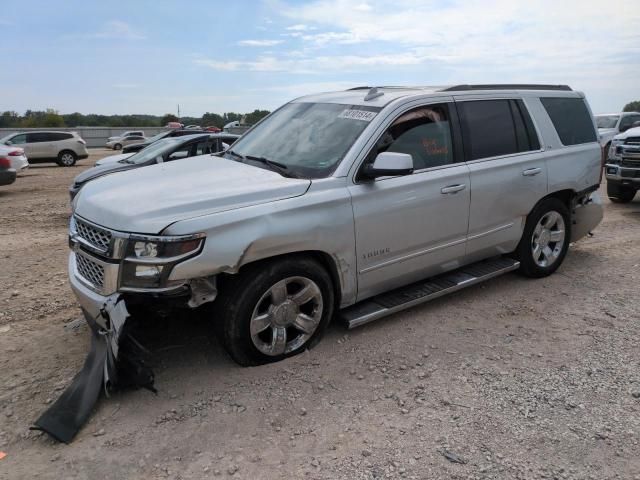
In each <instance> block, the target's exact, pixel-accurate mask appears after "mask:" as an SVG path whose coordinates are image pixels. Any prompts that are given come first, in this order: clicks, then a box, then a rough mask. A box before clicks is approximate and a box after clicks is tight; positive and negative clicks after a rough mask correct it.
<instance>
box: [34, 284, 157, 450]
mask: <svg viewBox="0 0 640 480" xmlns="http://www.w3.org/2000/svg"><path fill="white" fill-rule="evenodd" d="M83 313H84V315H85V319H86V321H87V324H88V325H89V328H90V329H91V350H90V351H89V354H88V355H87V358H86V360H85V362H84V365H83V367H82V370H80V372H79V373H78V374H77V375H76V376H75V377H74V379H73V381H72V382H71V385H69V387H68V388H67V389H66V390H65V391H64V392H63V393H62V395H61V396H60V398H58V400H57V401H56V402H55V403H54V404H53V405H52V406H51V407H50V408H49V409H48V410H46V411H45V412H44V413H43V414H42V415H41V416H40V418H38V419H37V420H36V421H35V424H34V427H33V429H36V430H42V431H44V432H46V433H48V434H49V435H51V436H52V437H53V438H55V439H56V440H58V441H60V442H64V443H69V442H70V441H71V440H73V438H74V437H75V435H76V434H77V433H78V431H79V430H80V428H81V427H82V426H83V425H84V423H85V422H86V421H87V419H88V418H89V416H90V415H91V412H92V410H93V407H94V405H95V403H96V402H97V401H98V398H99V396H100V392H101V391H103V390H104V392H105V394H107V395H108V394H109V392H110V391H112V390H113V389H114V388H116V386H117V387H124V386H137V387H144V388H147V389H149V390H151V391H153V392H155V389H154V388H153V380H154V376H153V372H152V371H151V369H150V368H149V367H148V366H147V364H146V358H147V357H148V352H147V351H146V350H145V349H144V348H143V347H142V346H141V345H140V343H139V342H138V341H137V340H136V339H135V338H134V336H133V335H132V333H131V331H130V328H129V327H130V326H129V325H128V324H127V320H128V318H129V312H128V311H127V308H126V305H125V302H124V300H123V299H122V298H121V297H120V296H119V295H112V296H110V297H108V298H107V299H106V301H105V303H104V305H103V306H102V308H101V309H100V314H99V315H98V316H96V317H95V318H94V317H92V316H91V315H90V314H89V313H88V312H87V311H86V310H83Z"/></svg>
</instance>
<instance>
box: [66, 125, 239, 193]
mask: <svg viewBox="0 0 640 480" xmlns="http://www.w3.org/2000/svg"><path fill="white" fill-rule="evenodd" d="M174 133H175V134H176V135H172V134H174ZM182 133H185V134H182ZM160 135H164V138H163V137H161V136H160ZM157 137H159V138H158V139H157V140H155V141H154V142H152V143H148V144H146V145H145V144H142V145H141V148H140V149H139V150H138V151H134V152H128V153H121V154H119V155H112V156H110V157H105V158H103V159H101V160H99V161H97V162H96V165H95V167H93V168H90V169H88V170H85V171H84V172H82V173H81V174H80V175H78V176H77V177H76V178H75V179H74V181H73V184H72V185H71V187H70V188H69V195H70V196H71V200H72V201H73V199H74V198H75V196H76V195H77V194H78V192H79V191H80V189H81V188H82V187H84V185H86V183H87V182H89V181H91V180H94V179H96V178H99V177H103V176H105V175H108V174H111V173H116V172H123V171H126V170H133V169H136V168H140V167H146V166H149V165H155V164H158V163H164V162H171V161H173V160H181V159H184V158H189V157H195V156H198V155H209V154H213V153H218V152H222V151H224V150H226V149H227V148H229V145H230V144H232V143H233V142H235V141H236V139H238V138H239V135H231V134H227V133H225V134H220V133H208V132H203V133H199V134H198V133H196V134H194V133H193V131H186V132H184V131H174V132H163V133H161V134H158V135H157ZM152 138H153V137H152Z"/></svg>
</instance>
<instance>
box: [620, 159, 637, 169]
mask: <svg viewBox="0 0 640 480" xmlns="http://www.w3.org/2000/svg"><path fill="white" fill-rule="evenodd" d="M620 166H621V167H629V168H640V160H632V159H630V158H623V159H622V160H620Z"/></svg>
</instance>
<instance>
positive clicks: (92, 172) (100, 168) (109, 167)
mask: <svg viewBox="0 0 640 480" xmlns="http://www.w3.org/2000/svg"><path fill="white" fill-rule="evenodd" d="M144 166H145V165H135V164H132V163H118V162H111V163H107V164H106V165H96V166H95V167H93V168H89V169H87V170H85V171H84V172H82V173H81V174H80V175H78V176H77V177H76V178H74V179H73V184H74V185H82V184H83V183H86V182H88V181H89V180H93V179H96V178H98V177H101V176H103V175H107V174H109V173H115V172H123V171H125V170H131V169H134V168H140V167H144Z"/></svg>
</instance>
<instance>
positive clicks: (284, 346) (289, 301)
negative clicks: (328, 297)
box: [249, 277, 323, 356]
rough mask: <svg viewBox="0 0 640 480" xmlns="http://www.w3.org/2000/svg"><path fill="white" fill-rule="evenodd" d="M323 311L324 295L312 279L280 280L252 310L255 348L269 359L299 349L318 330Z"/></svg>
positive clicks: (252, 335) (252, 333)
mask: <svg viewBox="0 0 640 480" xmlns="http://www.w3.org/2000/svg"><path fill="white" fill-rule="evenodd" d="M322 310H323V301H322V292H321V291H320V287H318V285H317V284H316V283H315V282H314V281H313V280H311V279H309V278H306V277H288V278H285V279H284V280H280V281H279V282H277V283H275V284H274V285H273V286H271V288H269V289H268V290H267V291H266V292H265V293H264V294H263V295H262V297H260V300H259V301H258V303H257V305H256V307H255V308H254V310H253V314H252V316H251V321H250V324H249V328H250V330H251V340H252V342H253V345H254V346H255V347H256V348H257V349H258V350H259V351H260V352H262V353H263V354H265V355H269V356H278V355H283V354H286V353H290V352H293V351H294V350H297V349H298V348H300V347H301V346H302V345H304V344H305V343H306V342H307V341H308V340H309V339H310V338H311V337H312V336H313V334H314V333H315V331H316V330H317V328H318V326H319V325H320V320H321V319H322Z"/></svg>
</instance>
